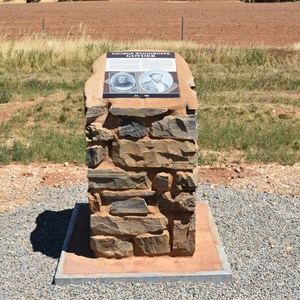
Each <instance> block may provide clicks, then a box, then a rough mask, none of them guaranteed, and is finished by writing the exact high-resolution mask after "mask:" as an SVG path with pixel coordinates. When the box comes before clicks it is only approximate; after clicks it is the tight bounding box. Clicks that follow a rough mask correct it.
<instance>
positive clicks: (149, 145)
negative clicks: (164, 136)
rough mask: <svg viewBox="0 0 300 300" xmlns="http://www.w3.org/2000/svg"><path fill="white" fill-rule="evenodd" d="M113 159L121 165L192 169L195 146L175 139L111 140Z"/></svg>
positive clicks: (195, 161)
mask: <svg viewBox="0 0 300 300" xmlns="http://www.w3.org/2000/svg"><path fill="white" fill-rule="evenodd" d="M113 160H114V162H115V163H117V164H120V165H121V166H123V167H139V168H168V169H179V170H180V169H183V170H192V169H194V168H195V167H196V166H197V146H196V145H195V144H194V143H193V142H189V141H184V142H179V141H175V140H164V141H163V142H162V141H161V140H140V141H137V142H135V141H130V140H119V141H114V142H113Z"/></svg>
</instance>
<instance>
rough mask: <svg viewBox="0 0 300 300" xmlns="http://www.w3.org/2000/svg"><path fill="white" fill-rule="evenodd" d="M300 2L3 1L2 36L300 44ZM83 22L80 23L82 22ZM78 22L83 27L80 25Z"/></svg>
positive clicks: (0, 33)
mask: <svg viewBox="0 0 300 300" xmlns="http://www.w3.org/2000/svg"><path fill="white" fill-rule="evenodd" d="M299 15H300V3H299V2H298V3H256V4H253V3H241V2H179V1H178V2H173V1H172V2H162V1H159V2H157V1H154V2H153V1H151V2H150V1H149V2H143V1H135V2H131V1H128V2H127V1H98V2H63V3H31V4H15V5H1V9H0V24H2V25H0V36H9V37H21V36H22V35H24V34H27V35H30V34H32V33H34V32H41V30H42V19H44V20H45V27H46V31H47V33H48V35H51V36H57V37H61V36H64V37H66V36H67V35H69V36H71V37H72V36H78V35H80V34H82V33H83V32H85V33H91V36H92V38H95V39H99V38H100V39H101V38H109V39H115V40H137V39H159V40H179V39H180V28H181V17H182V16H184V19H185V30H184V32H185V34H184V39H185V40H186V41H195V42H198V43H213V44H230V45H233V44H236V45H253V44H259V45H261V44H263V45H270V46H286V45H288V44H294V43H300V18H299ZM80 24H81V26H80ZM79 27H80V28H79Z"/></svg>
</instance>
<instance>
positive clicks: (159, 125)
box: [151, 115, 198, 140]
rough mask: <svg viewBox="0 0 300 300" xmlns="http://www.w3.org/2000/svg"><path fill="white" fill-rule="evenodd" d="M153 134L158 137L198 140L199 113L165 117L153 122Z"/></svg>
mask: <svg viewBox="0 0 300 300" xmlns="http://www.w3.org/2000/svg"><path fill="white" fill-rule="evenodd" d="M151 135H152V136H153V137H157V138H174V139H180V140H197V138H198V130H197V115H187V116H168V117H165V118H164V119H163V120H161V121H156V122H154V123H152V127H151Z"/></svg>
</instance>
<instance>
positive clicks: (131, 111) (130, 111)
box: [109, 105, 168, 118]
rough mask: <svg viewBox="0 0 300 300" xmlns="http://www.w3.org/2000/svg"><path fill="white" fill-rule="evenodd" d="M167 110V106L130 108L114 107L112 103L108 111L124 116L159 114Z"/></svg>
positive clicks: (143, 116)
mask: <svg viewBox="0 0 300 300" xmlns="http://www.w3.org/2000/svg"><path fill="white" fill-rule="evenodd" d="M167 111H168V109H167V108H147V107H140V108H130V107H115V106H114V105H113V106H112V107H111V108H110V110H109V112H110V113H111V114H112V115H114V116H124V117H141V118H145V117H152V116H157V115H161V114H163V113H166V112H167Z"/></svg>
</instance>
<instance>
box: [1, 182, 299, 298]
mask: <svg viewBox="0 0 300 300" xmlns="http://www.w3.org/2000/svg"><path fill="white" fill-rule="evenodd" d="M86 189H87V187H86V185H75V186H72V187H69V188H66V189H63V188H52V189H49V188H44V189H41V190H38V191H36V192H35V193H34V195H33V196H32V202H30V203H29V204H28V205H27V206H24V207H21V208H18V209H16V210H14V211H13V210H10V211H8V212H5V213H4V214H2V215H0V253H1V255H0V263H1V267H0V268H1V273H0V299H5V300H6V299H127V300H128V299H300V253H299V245H300V228H299V220H300V210H299V207H300V200H299V199H296V198H292V197H288V196H274V195H270V194H267V193H255V192H253V191H243V192H241V191H235V190H233V189H227V188H225V187H211V186H209V185H201V186H199V187H198V191H197V192H198V195H199V196H200V198H201V199H202V200H207V201H209V204H210V207H211V209H212V212H213V215H214V217H215V221H216V224H217V227H218V231H219V235H220V236H221V239H222V240H223V245H224V247H225V251H226V254H227V256H228V260H229V263H230V265H231V268H232V271H233V280H232V281H231V282H230V283H226V284H216V283H182V282H176V283H164V282H162V283H143V284H142V283H135V284H133V283H112V284H99V283H92V282H91V283H87V284H82V285H68V286H56V285H53V284H52V280H53V276H54V272H55V268H56V265H57V259H58V257H59V255H60V250H61V246H62V243H63V240H64V236H65V233H66V229H67V226H68V222H69V219H70V216H71V212H72V209H73V207H74V204H75V202H86Z"/></svg>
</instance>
